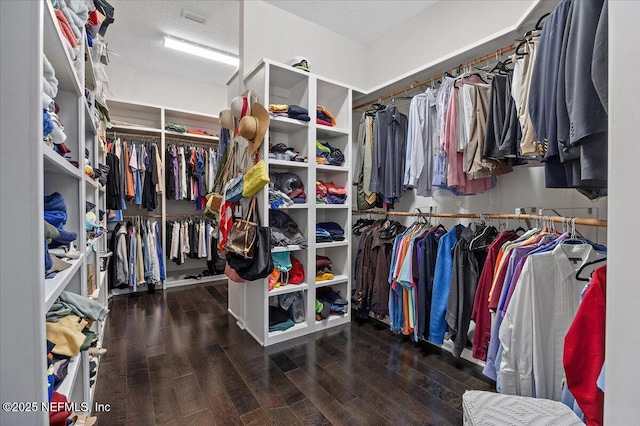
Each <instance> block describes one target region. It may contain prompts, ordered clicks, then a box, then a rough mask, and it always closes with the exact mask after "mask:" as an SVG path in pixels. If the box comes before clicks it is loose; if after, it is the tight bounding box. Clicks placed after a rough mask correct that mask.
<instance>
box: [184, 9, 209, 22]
mask: <svg viewBox="0 0 640 426" xmlns="http://www.w3.org/2000/svg"><path fill="white" fill-rule="evenodd" d="M182 17H183V18H186V19H189V20H191V21H193V22H197V23H198V24H205V23H206V22H207V18H205V17H204V16H202V15H199V14H197V13H195V12H191V11H190V10H187V9H182Z"/></svg>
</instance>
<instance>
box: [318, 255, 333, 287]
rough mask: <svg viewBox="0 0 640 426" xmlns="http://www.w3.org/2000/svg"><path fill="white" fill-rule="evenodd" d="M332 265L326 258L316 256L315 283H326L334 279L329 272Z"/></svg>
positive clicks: (331, 272)
mask: <svg viewBox="0 0 640 426" xmlns="http://www.w3.org/2000/svg"><path fill="white" fill-rule="evenodd" d="M332 263H333V261H332V260H331V259H329V258H328V257H327V256H321V255H319V254H317V255H316V281H328V280H332V279H333V278H334V277H335V275H334V273H333V271H332V270H331V264H332Z"/></svg>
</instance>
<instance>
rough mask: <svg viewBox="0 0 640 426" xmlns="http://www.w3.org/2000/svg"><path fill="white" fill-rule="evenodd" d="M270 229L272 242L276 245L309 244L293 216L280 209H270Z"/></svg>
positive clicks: (303, 245)
mask: <svg viewBox="0 0 640 426" xmlns="http://www.w3.org/2000/svg"><path fill="white" fill-rule="evenodd" d="M269 228H270V229H269V230H270V231H271V244H272V245H273V246H274V247H283V246H288V245H299V246H300V247H301V248H307V247H308V246H309V244H308V243H307V239H306V238H305V237H304V235H302V233H301V232H300V229H299V228H298V224H297V223H296V222H295V221H294V220H293V219H291V216H289V215H288V214H286V213H284V212H281V211H279V210H269Z"/></svg>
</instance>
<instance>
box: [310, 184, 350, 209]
mask: <svg viewBox="0 0 640 426" xmlns="http://www.w3.org/2000/svg"><path fill="white" fill-rule="evenodd" d="M345 201H347V190H346V189H345V188H343V187H340V186H336V185H335V184H334V183H333V182H329V183H327V182H324V181H321V180H318V181H316V204H344V203H345Z"/></svg>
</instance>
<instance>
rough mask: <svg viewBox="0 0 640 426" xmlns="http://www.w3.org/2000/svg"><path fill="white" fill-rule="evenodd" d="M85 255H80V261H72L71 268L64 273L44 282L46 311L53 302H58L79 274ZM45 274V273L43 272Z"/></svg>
mask: <svg viewBox="0 0 640 426" xmlns="http://www.w3.org/2000/svg"><path fill="white" fill-rule="evenodd" d="M84 259H85V254H84V253H82V254H80V258H79V259H72V260H69V261H68V262H69V263H71V266H70V267H68V268H67V269H65V270H64V271H61V272H58V273H57V274H56V276H55V277H53V278H51V279H48V280H44V309H45V312H47V311H48V310H49V308H50V307H51V305H53V302H55V301H56V299H57V298H58V296H60V293H62V292H63V291H64V289H65V288H67V285H68V284H69V282H70V281H71V279H72V278H73V277H74V276H75V274H77V273H78V271H79V270H80V267H81V266H82V265H83V264H84ZM43 273H44V272H43Z"/></svg>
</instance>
